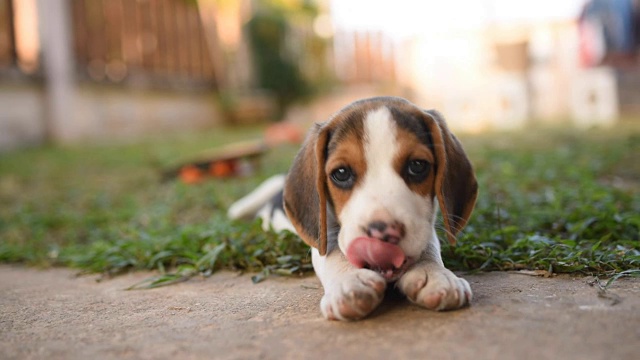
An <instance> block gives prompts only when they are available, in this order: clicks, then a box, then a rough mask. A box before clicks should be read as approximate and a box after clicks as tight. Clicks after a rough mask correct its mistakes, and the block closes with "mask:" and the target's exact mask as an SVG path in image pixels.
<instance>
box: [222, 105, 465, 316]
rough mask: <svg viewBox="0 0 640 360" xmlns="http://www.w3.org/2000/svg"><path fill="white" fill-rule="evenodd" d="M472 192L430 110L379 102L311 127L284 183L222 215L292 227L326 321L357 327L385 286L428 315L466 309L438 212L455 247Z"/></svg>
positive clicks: (460, 154) (451, 140)
mask: <svg viewBox="0 0 640 360" xmlns="http://www.w3.org/2000/svg"><path fill="white" fill-rule="evenodd" d="M477 193H478V185H477V182H476V178H475V174H474V171H473V168H472V166H471V163H470V162H469V159H468V158H467V156H466V154H465V152H464V150H463V148H462V145H461V144H460V142H459V141H458V140H457V139H456V137H455V136H454V135H453V134H451V132H450V131H449V129H448V128H447V125H446V123H445V120H444V119H443V117H442V116H441V115H440V114H439V113H438V112H436V111H434V110H423V109H421V108H419V107H417V106H416V105H414V104H412V103H410V102H409V101H407V100H405V99H401V98H395V97H377V98H370V99H364V100H360V101H356V102H354V103H352V104H350V105H348V106H346V107H345V108H343V109H342V110H340V111H338V112H337V113H335V114H334V115H333V116H331V118H330V119H329V120H328V121H326V122H323V123H319V124H315V126H314V127H313V128H312V129H311V130H310V131H309V133H308V135H307V138H306V140H305V142H304V143H303V145H302V148H301V150H300V151H299V153H298V155H297V156H296V158H295V160H294V162H293V166H292V167H291V169H290V171H289V174H288V175H287V176H286V178H285V177H274V178H272V179H270V180H268V181H267V182H266V183H264V184H263V185H261V186H260V187H259V188H258V189H256V191H255V192H253V193H251V194H249V195H248V196H247V197H245V198H243V199H242V200H240V201H239V202H237V203H235V204H234V205H232V207H231V208H230V209H229V216H230V217H232V218H240V217H245V216H247V215H250V214H255V213H259V214H260V216H261V217H262V218H263V225H264V226H267V227H272V228H274V229H276V230H280V229H289V230H294V231H295V232H296V233H297V234H298V235H299V236H300V237H301V238H302V240H304V241H305V242H306V243H307V244H309V245H310V246H311V248H312V263H313V267H314V270H315V272H316V274H317V276H318V277H319V279H320V281H321V283H322V286H323V288H324V296H323V297H322V300H321V302H320V309H321V311H322V314H323V315H324V317H325V318H327V319H331V320H356V319H360V318H363V317H365V316H367V315H368V314H370V313H371V312H372V311H373V310H374V309H375V308H376V307H377V306H378V305H379V304H380V302H381V301H382V298H383V296H384V293H385V289H386V288H387V286H388V285H389V284H395V286H396V287H397V288H398V289H399V290H400V291H401V292H402V293H403V294H405V295H406V296H407V297H408V298H409V300H411V301H412V302H413V303H416V304H418V305H420V306H423V307H425V308H427V309H432V310H450V309H457V308H460V307H463V306H466V305H468V304H469V302H470V301H471V297H472V293H471V288H470V287H469V283H468V282H467V281H466V280H464V279H462V278H459V277H457V276H456V275H455V274H454V273H453V272H451V271H450V270H448V269H446V268H445V267H444V264H443V262H442V258H441V255H440V242H439V240H438V237H437V235H436V231H435V226H436V211H437V210H436V207H439V209H440V211H441V213H442V215H443V220H444V228H445V229H444V230H445V232H446V236H447V238H448V240H449V242H450V243H451V244H455V242H456V234H457V233H459V232H460V230H461V229H462V228H463V227H464V226H465V224H466V223H467V221H468V220H469V217H470V215H471V212H472V210H473V207H474V205H475V201H476V197H477ZM269 198H271V199H272V200H271V201H269ZM436 200H437V203H436Z"/></svg>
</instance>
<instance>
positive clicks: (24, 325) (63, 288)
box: [0, 266, 640, 360]
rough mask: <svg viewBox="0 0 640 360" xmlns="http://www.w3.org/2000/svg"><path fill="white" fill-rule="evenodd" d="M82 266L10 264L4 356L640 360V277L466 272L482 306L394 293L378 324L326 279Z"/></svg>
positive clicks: (2, 316)
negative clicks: (329, 311) (336, 312)
mask: <svg viewBox="0 0 640 360" xmlns="http://www.w3.org/2000/svg"><path fill="white" fill-rule="evenodd" d="M147 276H149V274H148V273H134V274H130V275H124V276H121V277H117V278H115V279H111V280H105V281H102V282H96V276H84V277H75V276H74V272H73V271H72V270H66V269H53V270H46V271H41V270H34V269H28V268H22V267H13V266H0V358H1V359H44V358H47V359H92V360H95V359H325V358H326V359H385V360H387V359H638V358H639V354H640V279H638V278H635V279H621V280H619V281H618V282H616V283H615V284H614V285H613V287H612V288H611V290H610V292H611V293H613V294H615V295H616V296H617V297H619V300H620V302H619V303H617V304H613V303H614V301H613V300H611V299H610V298H609V299H607V298H602V297H599V296H598V295H597V291H596V289H595V288H593V287H591V286H589V285H588V281H589V278H582V277H577V278H574V277H569V276H559V277H555V278H538V277H532V276H526V275H521V274H512V273H482V274H477V275H469V276H465V278H466V279H468V280H469V282H470V284H471V287H472V289H473V291H474V300H473V304H472V306H471V307H469V308H467V309H463V310H459V311H452V312H444V313H437V312H431V311H427V310H423V309H420V308H418V307H416V306H414V305H411V304H410V303H408V302H407V301H406V300H404V299H403V298H401V297H400V296H398V295H397V294H395V293H394V292H389V293H388V294H387V299H385V302H384V303H383V305H382V306H381V308H380V309H379V310H377V311H376V312H375V313H374V314H373V316H371V317H370V318H368V319H366V320H363V321H360V322H353V323H340V322H331V321H325V320H323V319H322V318H321V315H320V312H319V309H318V303H319V301H320V298H321V296H322V289H321V288H320V286H319V282H318V281H317V280H316V278H315V277H313V276H309V277H306V278H301V279H297V278H278V277H272V278H269V279H268V280H266V281H264V282H262V283H260V284H257V285H254V284H252V283H251V280H250V277H249V276H248V275H242V276H239V275H237V274H234V273H230V272H222V273H219V274H215V275H214V276H212V277H210V278H208V279H194V280H191V281H189V282H186V283H181V284H178V285H173V286H169V287H165V288H159V289H153V290H138V291H125V290H123V289H124V288H126V287H128V286H130V285H132V284H134V283H136V282H138V281H140V280H142V279H144V278H146V277H147Z"/></svg>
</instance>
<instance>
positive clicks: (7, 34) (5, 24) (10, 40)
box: [0, 0, 16, 70]
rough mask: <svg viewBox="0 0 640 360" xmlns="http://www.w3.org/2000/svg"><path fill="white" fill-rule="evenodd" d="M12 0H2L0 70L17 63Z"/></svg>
mask: <svg viewBox="0 0 640 360" xmlns="http://www.w3.org/2000/svg"><path fill="white" fill-rule="evenodd" d="M12 12H13V11H12V7H11V0H0V70H5V69H8V68H11V67H13V66H14V65H15V64H16V48H15V44H14V36H13V14H12Z"/></svg>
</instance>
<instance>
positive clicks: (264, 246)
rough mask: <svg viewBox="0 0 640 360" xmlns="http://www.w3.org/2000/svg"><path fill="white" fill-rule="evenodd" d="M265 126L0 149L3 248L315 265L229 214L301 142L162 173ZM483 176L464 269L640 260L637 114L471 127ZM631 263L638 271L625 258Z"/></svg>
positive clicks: (228, 263) (33, 255)
mask: <svg viewBox="0 0 640 360" xmlns="http://www.w3.org/2000/svg"><path fill="white" fill-rule="evenodd" d="M259 136H260V129H258V128H249V129H247V128H245V129H219V130H216V131H212V132H208V133H201V134H192V135H188V136H187V135H181V136H173V137H171V138H156V139H150V140H147V141H144V142H141V143H135V144H120V145H85V146H78V147H62V148H40V149H32V150H27V151H20V152H14V153H8V154H2V155H0V261H1V262H9V263H16V262H18V263H27V264H31V265H38V266H60V265H61V266H70V267H74V268H78V269H81V270H82V271H86V272H96V273H104V274H109V275H113V274H118V273H121V272H123V271H129V270H132V269H155V270H158V271H159V277H157V278H154V279H150V280H149V281H146V282H145V283H143V284H138V285H139V287H153V286H159V285H166V284H169V283H173V282H177V281H183V280H186V279H189V278H190V277H192V276H195V275H198V274H202V275H205V276H208V275H210V274H212V273H213V272H215V271H216V270H218V269H221V268H225V269H235V270H241V271H250V272H255V273H257V275H256V276H255V277H254V279H255V281H259V280H261V279H262V278H264V276H266V275H268V274H270V273H278V274H298V273H301V272H305V271H309V270H311V266H310V256H309V251H308V248H307V247H306V246H305V245H304V244H303V243H302V242H301V241H299V240H298V239H297V238H296V237H295V236H293V235H291V234H274V233H263V232H262V231H261V230H260V227H259V224H257V223H255V222H254V223H246V222H230V221H228V220H227V219H225V217H224V214H225V211H226V208H227V207H228V205H229V204H230V203H231V202H232V201H233V200H234V199H237V198H239V197H240V196H242V195H244V194H245V193H247V192H248V191H250V190H251V189H253V188H254V187H255V186H256V185H257V184H258V183H259V182H260V181H261V180H263V179H264V178H266V177H268V176H270V175H272V174H275V173H278V172H284V171H286V169H287V167H288V165H289V164H290V162H291V159H292V157H293V155H294V154H295V151H296V148H295V147H282V148H278V149H276V150H274V151H272V152H270V153H269V154H268V155H267V156H266V157H265V158H264V159H263V161H262V164H263V168H262V170H261V171H260V172H259V173H258V174H257V175H256V176H253V177H251V178H244V179H233V180H214V181H208V182H205V183H202V184H197V185H184V184H181V183H179V182H164V183H163V182H161V181H159V179H160V168H161V166H162V165H167V164H170V163H171V162H172V161H174V160H175V159H177V158H181V157H184V156H187V155H189V154H193V153H196V152H197V151H199V150H205V149H208V148H211V147H214V146H218V145H223V144H226V143H231V142H234V141H238V140H243V139H247V138H258V137H259ZM462 141H463V143H464V144H465V148H466V150H467V152H468V153H469V155H470V157H471V158H472V161H473V163H474V164H475V167H476V172H477V174H478V179H479V182H480V196H479V198H478V203H477V206H476V209H475V212H474V215H473V217H472V220H471V221H470V223H469V225H468V226H467V228H466V229H465V231H464V233H463V234H461V235H460V236H459V242H458V246H456V247H449V246H448V245H444V246H443V256H444V260H445V263H446V264H447V266H449V267H450V268H452V269H455V270H512V269H542V270H547V271H550V272H553V273H576V272H577V273H583V274H593V275H598V276H612V275H615V274H619V273H621V272H624V271H627V273H629V274H636V273H637V271H635V272H634V271H633V269H637V268H640V235H639V233H640V196H639V194H640V191H639V190H640V161H639V160H638V158H637V157H638V155H640V125H638V124H626V125H623V126H621V127H618V128H617V129H612V130H602V129H600V130H597V129H594V130H589V131H577V130H569V129H564V130H550V129H529V130H527V131H526V132H522V133H503V134H497V133H493V134H483V135H467V136H462ZM630 270H632V271H631V272H629V271H630Z"/></svg>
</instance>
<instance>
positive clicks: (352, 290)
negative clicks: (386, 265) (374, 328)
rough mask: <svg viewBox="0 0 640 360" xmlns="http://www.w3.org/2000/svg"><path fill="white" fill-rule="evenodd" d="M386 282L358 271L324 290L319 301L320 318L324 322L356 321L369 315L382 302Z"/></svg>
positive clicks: (376, 276) (366, 271)
mask: <svg viewBox="0 0 640 360" xmlns="http://www.w3.org/2000/svg"><path fill="white" fill-rule="evenodd" d="M386 287H387V282H386V281H385V279H384V278H383V277H382V276H380V275H379V274H377V273H375V272H373V271H371V270H367V269H359V270H356V271H353V272H349V273H346V274H344V275H343V276H341V277H340V280H338V281H336V282H335V283H333V284H331V286H327V287H325V294H324V296H323V297H322V300H321V301H320V309H321V310H322V315H324V317H325V318H326V319H328V320H357V319H361V318H363V317H365V316H367V315H368V314H369V313H371V312H372V311H373V310H374V309H375V308H376V307H377V306H378V305H379V304H380V302H381V301H382V298H383V297H384V291H385V289H386Z"/></svg>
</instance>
